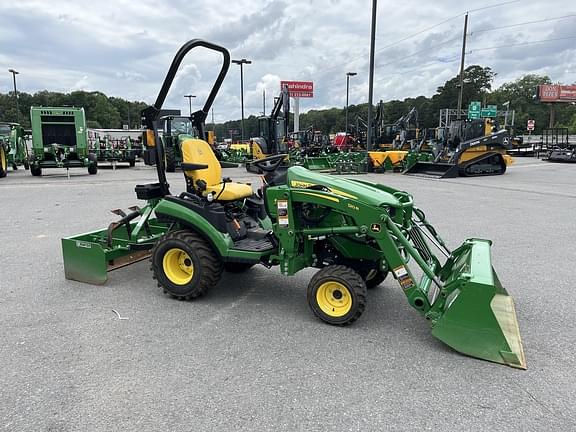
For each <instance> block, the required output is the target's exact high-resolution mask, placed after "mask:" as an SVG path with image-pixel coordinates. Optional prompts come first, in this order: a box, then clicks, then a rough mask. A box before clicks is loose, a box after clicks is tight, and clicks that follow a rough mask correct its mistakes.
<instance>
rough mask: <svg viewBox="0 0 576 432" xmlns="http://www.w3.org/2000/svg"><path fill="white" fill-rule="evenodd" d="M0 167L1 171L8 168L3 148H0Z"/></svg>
mask: <svg viewBox="0 0 576 432" xmlns="http://www.w3.org/2000/svg"><path fill="white" fill-rule="evenodd" d="M0 165H1V166H2V171H6V169H7V168H8V161H7V160H6V152H5V151H4V147H2V146H0Z"/></svg>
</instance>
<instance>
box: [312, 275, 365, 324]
mask: <svg viewBox="0 0 576 432" xmlns="http://www.w3.org/2000/svg"><path fill="white" fill-rule="evenodd" d="M366 294H367V292H366V285H365V284H364V281H363V280H362V278H361V277H360V275H359V274H358V273H356V271H354V270H353V269H352V268H350V267H346V266H343V265H330V266H327V267H324V268H323V269H321V270H320V271H319V272H318V273H316V274H315V275H314V277H313V278H312V279H311V280H310V283H309V284H308V291H307V297H308V304H309V306H310V308H311V309H312V312H314V315H316V316H317V317H318V318H320V319H321V320H322V321H324V322H327V323H328V324H332V325H340V326H345V325H349V324H352V323H353V322H354V321H356V320H357V319H358V318H360V316H361V315H362V313H363V312H364V309H365V308H366Z"/></svg>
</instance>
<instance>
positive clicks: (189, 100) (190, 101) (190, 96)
mask: <svg viewBox="0 0 576 432" xmlns="http://www.w3.org/2000/svg"><path fill="white" fill-rule="evenodd" d="M184 97H185V98H188V104H189V106H190V117H192V98H195V97H196V95H193V94H187V95H184Z"/></svg>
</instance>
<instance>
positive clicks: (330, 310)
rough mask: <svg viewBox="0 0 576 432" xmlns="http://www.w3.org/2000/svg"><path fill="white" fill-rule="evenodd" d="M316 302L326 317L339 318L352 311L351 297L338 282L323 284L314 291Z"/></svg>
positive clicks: (346, 289)
mask: <svg viewBox="0 0 576 432" xmlns="http://www.w3.org/2000/svg"><path fill="white" fill-rule="evenodd" d="M316 302H317V303H318V306H319V307H320V309H321V310H322V312H324V313H325V314H326V315H329V316H331V317H341V316H344V315H346V314H347V313H348V312H350V309H352V295H351V294H350V291H349V290H348V288H346V287H345V286H344V285H342V284H341V283H340V282H336V281H329V282H324V283H323V284H322V285H320V287H319V288H318V291H316Z"/></svg>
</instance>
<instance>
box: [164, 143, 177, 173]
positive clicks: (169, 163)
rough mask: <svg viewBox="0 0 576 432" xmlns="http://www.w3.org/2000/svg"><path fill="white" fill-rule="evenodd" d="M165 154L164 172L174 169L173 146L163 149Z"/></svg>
mask: <svg viewBox="0 0 576 432" xmlns="http://www.w3.org/2000/svg"><path fill="white" fill-rule="evenodd" d="M164 152H165V154H166V172H175V171H176V152H175V150H174V147H166V149H165V150H164Z"/></svg>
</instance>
